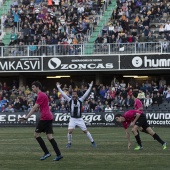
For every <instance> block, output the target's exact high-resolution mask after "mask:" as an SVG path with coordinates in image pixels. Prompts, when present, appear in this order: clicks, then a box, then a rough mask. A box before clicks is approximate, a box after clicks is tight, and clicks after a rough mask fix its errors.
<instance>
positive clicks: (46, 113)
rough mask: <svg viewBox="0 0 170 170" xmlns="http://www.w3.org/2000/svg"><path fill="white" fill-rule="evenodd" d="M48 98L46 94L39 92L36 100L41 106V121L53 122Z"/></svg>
mask: <svg viewBox="0 0 170 170" xmlns="http://www.w3.org/2000/svg"><path fill="white" fill-rule="evenodd" d="M48 102H49V101H48V97H47V95H46V94H45V93H43V92H39V93H38V96H37V100H36V104H38V105H40V113H41V117H40V120H52V119H53V114H52V113H51V111H50V108H49V105H48Z"/></svg>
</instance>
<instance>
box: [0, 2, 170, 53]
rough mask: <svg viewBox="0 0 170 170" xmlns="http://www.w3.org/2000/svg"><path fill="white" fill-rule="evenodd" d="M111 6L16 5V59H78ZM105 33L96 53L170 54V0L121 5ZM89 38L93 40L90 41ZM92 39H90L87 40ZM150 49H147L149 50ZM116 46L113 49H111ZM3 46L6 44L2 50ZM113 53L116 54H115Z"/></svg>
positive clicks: (9, 23)
mask: <svg viewBox="0 0 170 170" xmlns="http://www.w3.org/2000/svg"><path fill="white" fill-rule="evenodd" d="M106 2H107V3H111V1H110V0H54V1H52V0H48V1H47V2H46V1H44V0H35V1H31V0H23V1H22V2H20V1H18V0H14V1H13V3H12V4H11V9H10V13H9V15H8V16H4V19H3V23H4V27H11V28H13V27H14V28H15V29H12V32H11V36H10V37H11V38H10V43H9V46H11V47H14V46H17V45H19V47H18V48H16V49H13V48H11V49H10V48H9V49H10V54H11V55H14V56H16V55H24V53H26V48H27V47H26V46H24V45H28V46H29V55H30V56H33V55H41V54H45V55H49V54H51V53H50V51H52V50H54V48H56V49H55V51H56V54H60V55H65V54H69V55H74V54H75V55H77V54H78V53H80V50H81V48H80V47H81V46H80V45H81V44H83V43H86V42H87V41H88V38H89V35H91V33H92V31H93V30H94V29H95V27H96V26H97V23H98V21H99V20H98V18H99V16H100V15H101V13H102V12H101V11H102V10H103V6H105V8H106V9H107V5H106ZM116 2H117V5H116V8H114V9H113V13H112V15H111V17H110V18H109V19H108V21H107V22H106V24H105V23H103V24H104V26H103V28H102V31H101V32H100V33H99V35H98V37H96V40H95V41H94V43H95V46H94V48H95V52H99V51H100V52H103V51H105V52H108V50H111V52H112V51H117V49H118V50H119V51H124V50H125V49H126V50H129V51H132V50H134V46H131V45H132V43H135V44H136V45H135V46H136V50H137V51H145V50H147V51H149V50H151V49H159V48H160V45H158V44H157V42H161V46H162V49H163V51H164V52H169V51H170V48H169V41H170V34H169V33H170V22H169V12H170V4H169V2H168V1H166V0H159V1H157V0H152V1H149V0H130V1H129V0H128V1H126V0H120V1H116ZM87 34H88V35H87ZM87 37H88V38H87ZM146 43H147V44H146ZM110 44H111V46H110V47H109V45H110ZM1 45H2V46H3V45H4V44H1ZM109 48H110V49H109Z"/></svg>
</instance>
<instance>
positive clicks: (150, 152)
mask: <svg viewBox="0 0 170 170" xmlns="http://www.w3.org/2000/svg"><path fill="white" fill-rule="evenodd" d="M34 129H35V128H34V127H24V128H21V127H17V128H16V127H15V128H12V127H6V128H5V127H1V128H0V170H170V146H168V148H167V150H162V146H161V145H160V144H159V143H158V142H157V141H154V140H153V138H152V137H151V136H149V135H147V134H145V133H141V138H142V141H143V147H144V149H143V150H140V151H134V150H133V148H134V147H135V146H136V143H135V140H134V137H133V135H131V141H132V148H131V150H128V149H127V140H126V138H125V133H124V130H123V128H120V127H119V128H118V127H117V128H116V127H91V128H88V130H89V131H90V132H91V134H92V136H93V138H94V140H95V141H96V143H97V148H92V146H91V143H90V142H89V140H88V138H87V136H86V135H85V134H83V133H82V131H81V130H80V129H79V128H76V129H75V131H74V133H73V144H72V147H71V148H69V149H67V148H66V147H65V145H66V143H67V137H66V136H67V128H66V127H64V128H60V127H55V128H54V132H55V134H54V137H55V139H56V141H57V143H58V145H59V148H60V150H61V152H62V155H63V156H64V158H63V159H62V160H61V161H59V162H55V161H52V160H53V158H54V157H55V153H54V151H53V149H52V146H51V145H50V143H49V142H48V141H47V139H46V137H45V134H42V137H43V139H44V140H45V142H46V144H47V146H48V149H49V151H50V152H51V154H52V156H51V157H50V158H48V159H46V160H45V161H40V160H39V158H40V157H41V156H42V155H43V152H42V150H41V149H40V147H39V145H38V143H37V141H36V140H35V139H34V137H33V133H34ZM154 130H155V131H156V133H157V134H158V135H159V136H160V137H161V138H162V139H163V140H165V141H167V142H168V143H169V141H170V129H169V128H160V127H157V128H154Z"/></svg>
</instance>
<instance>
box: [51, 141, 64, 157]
mask: <svg viewBox="0 0 170 170" xmlns="http://www.w3.org/2000/svg"><path fill="white" fill-rule="evenodd" d="M50 143H51V145H52V146H53V148H54V151H55V153H56V155H57V156H60V155H61V152H60V150H59V148H58V145H57V142H56V141H55V139H54V138H53V139H51V140H50Z"/></svg>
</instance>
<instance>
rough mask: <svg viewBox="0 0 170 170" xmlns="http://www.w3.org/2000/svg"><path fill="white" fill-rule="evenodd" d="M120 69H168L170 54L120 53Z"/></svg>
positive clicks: (169, 66) (169, 67)
mask: <svg viewBox="0 0 170 170" xmlns="http://www.w3.org/2000/svg"><path fill="white" fill-rule="evenodd" d="M120 69H121V70H123V69H126V70H128V69H130V70H139V69H140V70H141V69H146V70H148V69H152V70H153V69H170V55H168V54H165V55H164V54H161V55H156V54H155V55H121V56H120Z"/></svg>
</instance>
